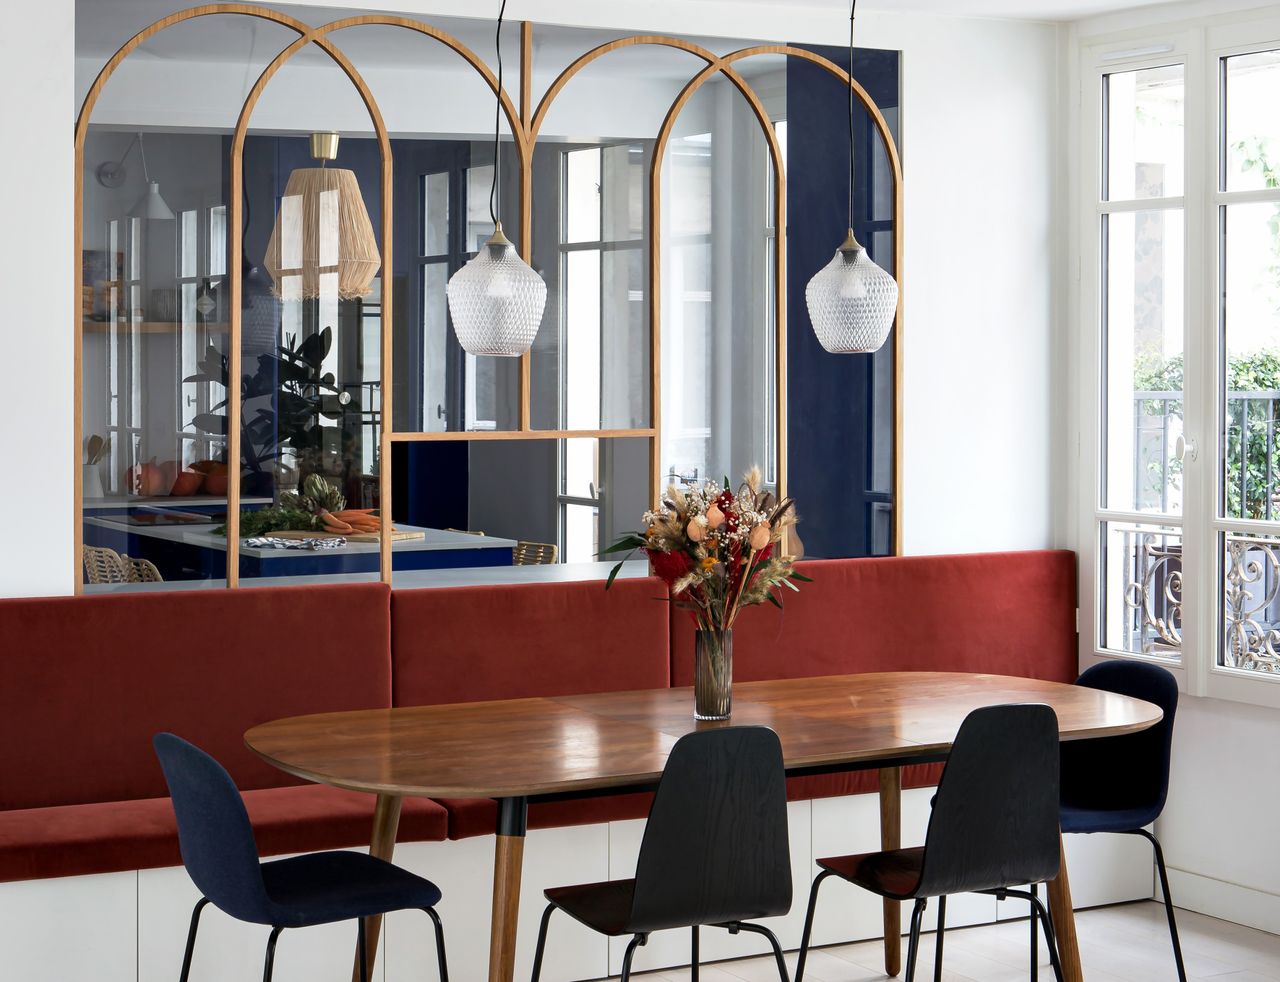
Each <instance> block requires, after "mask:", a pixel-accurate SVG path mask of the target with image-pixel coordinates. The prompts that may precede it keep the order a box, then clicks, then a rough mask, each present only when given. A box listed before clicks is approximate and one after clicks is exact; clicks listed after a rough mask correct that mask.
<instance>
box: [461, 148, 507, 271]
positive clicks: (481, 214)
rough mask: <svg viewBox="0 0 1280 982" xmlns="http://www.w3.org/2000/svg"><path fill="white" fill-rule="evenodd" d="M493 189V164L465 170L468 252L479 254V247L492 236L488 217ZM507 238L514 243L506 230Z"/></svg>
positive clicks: (491, 226) (491, 225) (491, 222)
mask: <svg viewBox="0 0 1280 982" xmlns="http://www.w3.org/2000/svg"><path fill="white" fill-rule="evenodd" d="M492 188H493V164H484V165H482V166H479V167H468V168H467V240H466V243H465V245H466V250H467V251H468V252H479V251H480V248H481V246H483V245H484V244H485V243H486V242H487V241H489V236H491V235H492V234H493V219H492V218H491V217H490V216H489V195H490V191H491V190H492ZM507 238H509V239H512V241H515V238H514V232H513V230H511V229H507Z"/></svg>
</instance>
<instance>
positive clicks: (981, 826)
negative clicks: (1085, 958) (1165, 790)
mask: <svg viewBox="0 0 1280 982" xmlns="http://www.w3.org/2000/svg"><path fill="white" fill-rule="evenodd" d="M1059 843H1060V839H1059V835H1058V718H1057V716H1056V714H1055V713H1054V711H1053V710H1052V709H1051V708H1050V707H1048V706H1040V705H1014V706H989V707H986V708H984V709H975V710H974V711H973V712H972V713H970V714H969V715H968V716H967V717H966V718H965V720H964V722H963V723H962V724H961V725H960V732H959V733H957V734H956V739H955V743H954V744H953V745H952V748H951V755H950V757H949V759H948V760H947V766H946V769H945V770H944V771H943V774H942V780H941V781H939V782H938V793H937V794H936V795H935V796H934V799H933V814H932V815H931V816H930V817H929V829H928V832H927V833H926V834H925V842H924V845H923V846H919V847H916V848H911V849H892V850H888V851H886V852H875V853H864V854H862V855H856V856H836V857H833V858H830V859H819V860H818V865H819V866H820V867H821V868H822V871H821V872H820V873H819V874H818V876H817V878H816V879H815V880H814V881H813V887H812V889H811V890H810V892H809V909H808V912H807V913H806V915H805V921H804V934H803V936H802V938H801V941H800V962H799V964H798V965H797V966H796V982H802V980H803V978H804V967H805V961H806V959H807V958H808V954H809V939H810V937H811V935H812V932H813V914H814V910H815V908H816V906H817V902H818V889H819V888H820V887H821V886H822V883H823V881H824V880H826V879H827V878H828V877H832V876H836V877H839V878H840V879H843V880H848V881H849V882H850V883H855V884H857V885H858V886H860V887H864V888H865V889H867V890H870V891H871V892H872V893H876V894H879V895H880V896H882V897H887V898H889V899H891V900H914V901H915V906H914V907H913V908H912V910H911V939H910V942H909V944H908V947H907V967H906V976H905V977H906V982H913V980H914V979H915V971H916V961H917V956H918V953H919V948H920V929H921V920H922V918H923V917H924V912H925V908H926V906H927V903H928V900H929V898H931V897H937V898H938V931H937V938H936V942H935V955H934V968H933V977H934V980H935V982H940V980H941V979H942V947H943V938H944V934H945V931H946V915H947V897H948V896H950V895H953V894H957V893H986V894H991V895H993V896H995V897H996V898H998V899H1000V900H1004V899H1005V898H1006V897H1019V898H1021V899H1023V900H1026V901H1029V902H1030V904H1031V913H1032V918H1033V923H1034V922H1035V920H1039V922H1040V924H1041V926H1042V927H1043V929H1044V932H1045V937H1046V938H1047V940H1048V945H1049V956H1050V960H1051V962H1052V964H1053V971H1054V975H1055V976H1056V977H1057V979H1058V982H1062V966H1061V964H1060V963H1059V961H1058V950H1057V946H1056V944H1055V943H1054V936H1053V926H1052V924H1051V923H1050V921H1049V915H1048V913H1047V912H1046V911H1045V909H1044V906H1043V905H1042V904H1041V902H1040V899H1039V898H1038V897H1037V896H1035V895H1034V894H1033V893H1031V892H1030V891H1027V890H1022V889H1019V887H1021V886H1022V885H1024V884H1028V883H1043V882H1045V881H1046V880H1051V879H1053V878H1054V877H1056V876H1057V875H1058V867H1059V864H1060V862H1061V849H1060V844H1059Z"/></svg>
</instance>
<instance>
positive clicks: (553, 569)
mask: <svg viewBox="0 0 1280 982" xmlns="http://www.w3.org/2000/svg"><path fill="white" fill-rule="evenodd" d="M477 538H478V536H477ZM285 555H288V553H285ZM613 567H614V564H613V563H554V564H552V565H549V566H475V567H471V568H469V569H412V570H396V572H395V574H394V576H393V579H392V586H393V587H394V588H395V589H397V590H404V589H410V590H412V589H419V588H432V587H450V586H501V585H505V584H512V583H575V582H581V581H589V580H598V581H600V582H601V584H602V586H603V581H604V580H605V579H606V578H607V577H608V576H609V570H611V569H613ZM648 575H649V563H648V561H647V560H644V559H633V560H631V561H630V562H627V563H624V564H623V567H622V572H620V573H619V574H618V578H619V579H631V578H633V577H643V576H648ZM377 580H378V574H377V573H335V574H333V575H327V576H263V577H242V578H241V580H240V585H241V586H244V587H277V586H319V585H321V584H325V583H375V582H377ZM226 586H227V581H226V580H177V581H174V582H170V583H99V584H93V585H89V586H86V587H85V588H84V592H85V593H86V594H99V593H163V592H164V591H166V590H217V589H223V590H225V589H226Z"/></svg>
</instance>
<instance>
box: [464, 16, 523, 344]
mask: <svg viewBox="0 0 1280 982" xmlns="http://www.w3.org/2000/svg"><path fill="white" fill-rule="evenodd" d="M506 10H507V2H506V0H502V7H501V8H500V10H499V11H498V30H497V38H498V92H497V94H496V98H497V103H498V104H497V109H496V111H495V113H494V122H493V185H492V186H491V187H490V189H489V217H490V218H491V219H492V220H493V226H494V228H493V235H492V236H491V237H490V239H489V241H488V242H486V243H485V244H484V246H483V247H481V249H480V251H479V252H478V253H477V254H476V257H475V258H474V259H472V260H471V261H470V262H469V263H467V265H466V266H464V267H463V268H462V269H460V270H458V272H456V273H455V274H454V275H453V276H452V278H450V280H449V285H448V287H447V288H446V293H447V295H448V297H449V314H450V316H451V317H452V319H453V330H454V333H455V334H456V335H457V336H458V343H459V344H461V345H462V348H463V350H464V351H466V352H467V353H468V354H472V355H487V356H489V357H496V358H518V357H520V356H521V355H523V354H525V353H526V352H527V351H528V350H529V348H530V347H532V345H533V339H534V337H536V336H537V333H538V327H539V325H541V323H542V311H543V309H544V308H545V307H546V305H547V284H546V283H545V282H544V281H543V279H542V277H541V276H539V275H538V274H537V273H536V272H534V271H533V269H532V268H531V267H530V266H529V264H528V263H526V262H525V261H524V260H523V259H521V258H520V254H519V252H517V251H516V247H515V246H514V245H513V244H512V243H511V240H510V239H508V238H507V237H506V236H505V235H504V234H503V233H502V222H500V221H498V211H497V194H498V175H499V172H500V159H499V153H498V151H499V146H498V134H499V128H500V126H501V122H502V95H501V93H502V21H503V18H504V16H505V14H506Z"/></svg>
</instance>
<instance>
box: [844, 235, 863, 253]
mask: <svg viewBox="0 0 1280 982" xmlns="http://www.w3.org/2000/svg"><path fill="white" fill-rule="evenodd" d="M840 251H841V252H843V253H844V254H845V256H847V257H852V256H856V255H857V254H858V253H860V252H862V243H861V242H859V241H858V240H857V238H856V237H855V236H854V234H853V229H849V234H848V236H846V237H845V240H844V244H843V245H841V246H840Z"/></svg>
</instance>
